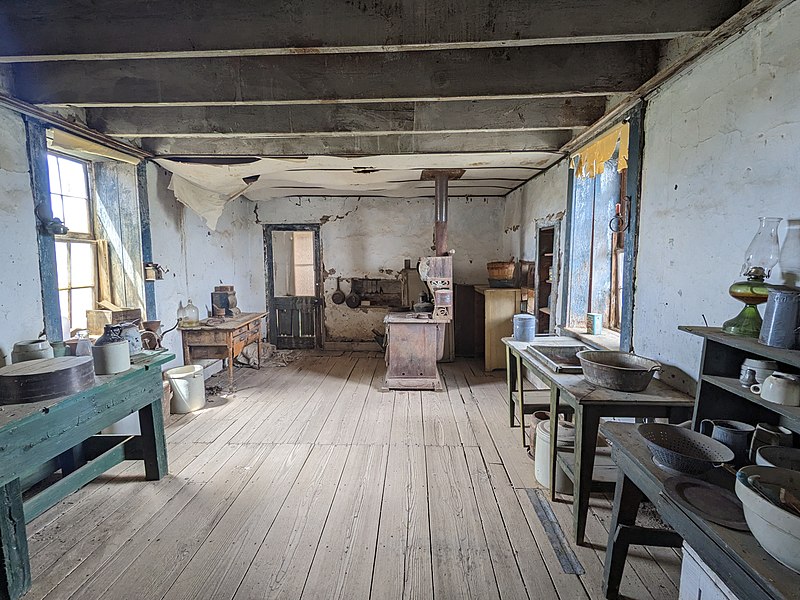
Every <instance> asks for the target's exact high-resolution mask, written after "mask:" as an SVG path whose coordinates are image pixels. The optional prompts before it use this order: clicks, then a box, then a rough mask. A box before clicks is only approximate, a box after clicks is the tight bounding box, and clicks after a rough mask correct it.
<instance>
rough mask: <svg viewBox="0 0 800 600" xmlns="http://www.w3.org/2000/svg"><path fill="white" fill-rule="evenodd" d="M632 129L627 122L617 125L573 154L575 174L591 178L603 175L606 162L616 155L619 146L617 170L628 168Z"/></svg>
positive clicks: (571, 158)
mask: <svg viewBox="0 0 800 600" xmlns="http://www.w3.org/2000/svg"><path fill="white" fill-rule="evenodd" d="M630 129H631V125H630V123H627V122H626V123H620V124H619V125H615V126H614V127H612V128H611V129H609V130H608V131H607V132H605V133H604V134H603V135H601V136H600V137H598V138H597V139H595V140H593V141H592V142H590V143H588V144H586V145H585V146H583V147H582V148H581V149H580V150H576V151H575V152H573V153H572V156H570V161H572V168H573V169H575V174H576V175H577V176H578V177H582V178H589V177H594V176H595V175H599V174H600V173H602V172H603V169H604V168H605V163H606V161H607V160H609V159H610V158H611V157H612V156H613V155H614V150H616V148H617V145H619V159H618V161H617V170H618V171H622V170H623V169H625V168H627V167H628V143H629V139H630Z"/></svg>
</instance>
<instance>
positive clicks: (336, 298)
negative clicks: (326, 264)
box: [331, 277, 344, 304]
mask: <svg viewBox="0 0 800 600" xmlns="http://www.w3.org/2000/svg"><path fill="white" fill-rule="evenodd" d="M341 280H342V278H341V277H337V278H336V291H335V292H333V294H332V295H331V302H333V303H334V304H341V303H342V302H344V292H343V291H342V288H341V287H339V284H340V283H341Z"/></svg>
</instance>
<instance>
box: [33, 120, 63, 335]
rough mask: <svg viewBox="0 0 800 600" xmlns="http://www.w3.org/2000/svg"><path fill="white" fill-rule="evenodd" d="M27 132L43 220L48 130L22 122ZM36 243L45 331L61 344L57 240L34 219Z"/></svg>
mask: <svg viewBox="0 0 800 600" xmlns="http://www.w3.org/2000/svg"><path fill="white" fill-rule="evenodd" d="M25 130H26V132H27V138H28V140H27V146H28V164H29V165H30V172H31V191H32V192H33V205H34V210H37V209H38V211H37V212H38V213H39V214H40V215H42V216H43V217H45V218H47V217H51V218H52V216H53V210H52V207H51V204H50V178H49V175H48V169H47V128H46V126H45V125H44V124H43V123H42V122H40V121H37V120H35V119H32V118H26V119H25ZM36 222H37V226H36V232H37V239H38V244H39V277H40V279H41V283H42V306H43V312H44V315H43V316H44V332H45V334H46V335H47V339H48V340H49V341H51V342H60V341H63V334H62V331H61V306H60V304H59V299H58V274H57V272H56V240H55V238H54V237H53V235H51V234H50V233H48V232H47V231H46V230H45V229H44V227H42V224H41V222H40V221H39V218H38V217H37V219H36Z"/></svg>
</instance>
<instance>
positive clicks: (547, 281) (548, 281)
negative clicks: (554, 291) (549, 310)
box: [543, 279, 553, 285]
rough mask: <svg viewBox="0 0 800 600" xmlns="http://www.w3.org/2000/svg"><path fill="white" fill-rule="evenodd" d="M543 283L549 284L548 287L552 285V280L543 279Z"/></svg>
mask: <svg viewBox="0 0 800 600" xmlns="http://www.w3.org/2000/svg"><path fill="white" fill-rule="evenodd" d="M543 283H549V284H550V285H552V284H553V280H552V279H545V280H544V281H543Z"/></svg>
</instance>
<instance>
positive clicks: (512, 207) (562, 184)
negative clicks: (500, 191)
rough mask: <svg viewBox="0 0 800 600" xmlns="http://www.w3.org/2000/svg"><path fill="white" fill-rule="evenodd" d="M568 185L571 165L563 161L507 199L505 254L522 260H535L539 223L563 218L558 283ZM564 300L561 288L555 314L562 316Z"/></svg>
mask: <svg viewBox="0 0 800 600" xmlns="http://www.w3.org/2000/svg"><path fill="white" fill-rule="evenodd" d="M568 184H569V164H568V162H567V160H566V159H564V160H561V161H560V162H558V163H556V164H555V165H553V166H552V167H550V168H549V169H548V170H547V171H545V172H544V173H541V174H540V175H537V176H536V177H534V178H533V179H531V180H530V181H528V182H527V183H526V184H525V185H523V186H522V187H519V188H517V189H516V190H514V191H513V192H511V193H510V194H509V195H508V196H506V208H505V215H504V219H503V248H504V255H505V256H507V257H511V256H514V257H516V258H518V259H522V260H535V259H536V254H537V249H536V228H537V224H539V223H544V222H549V221H553V220H555V219H561V229H560V233H559V240H560V242H559V244H560V252H559V256H558V260H557V265H558V268H559V278H558V279H559V282H560V281H561V276H560V269H561V265H562V263H563V261H562V256H563V251H564V234H565V232H566V229H565V221H564V214H565V212H566V210H567V187H568ZM560 287H561V286H560V283H559V288H560ZM561 300H562V294H561V289H559V290H558V295H557V298H556V306H555V308H556V312H555V314H556V315H560V314H561V312H560V311H561Z"/></svg>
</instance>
